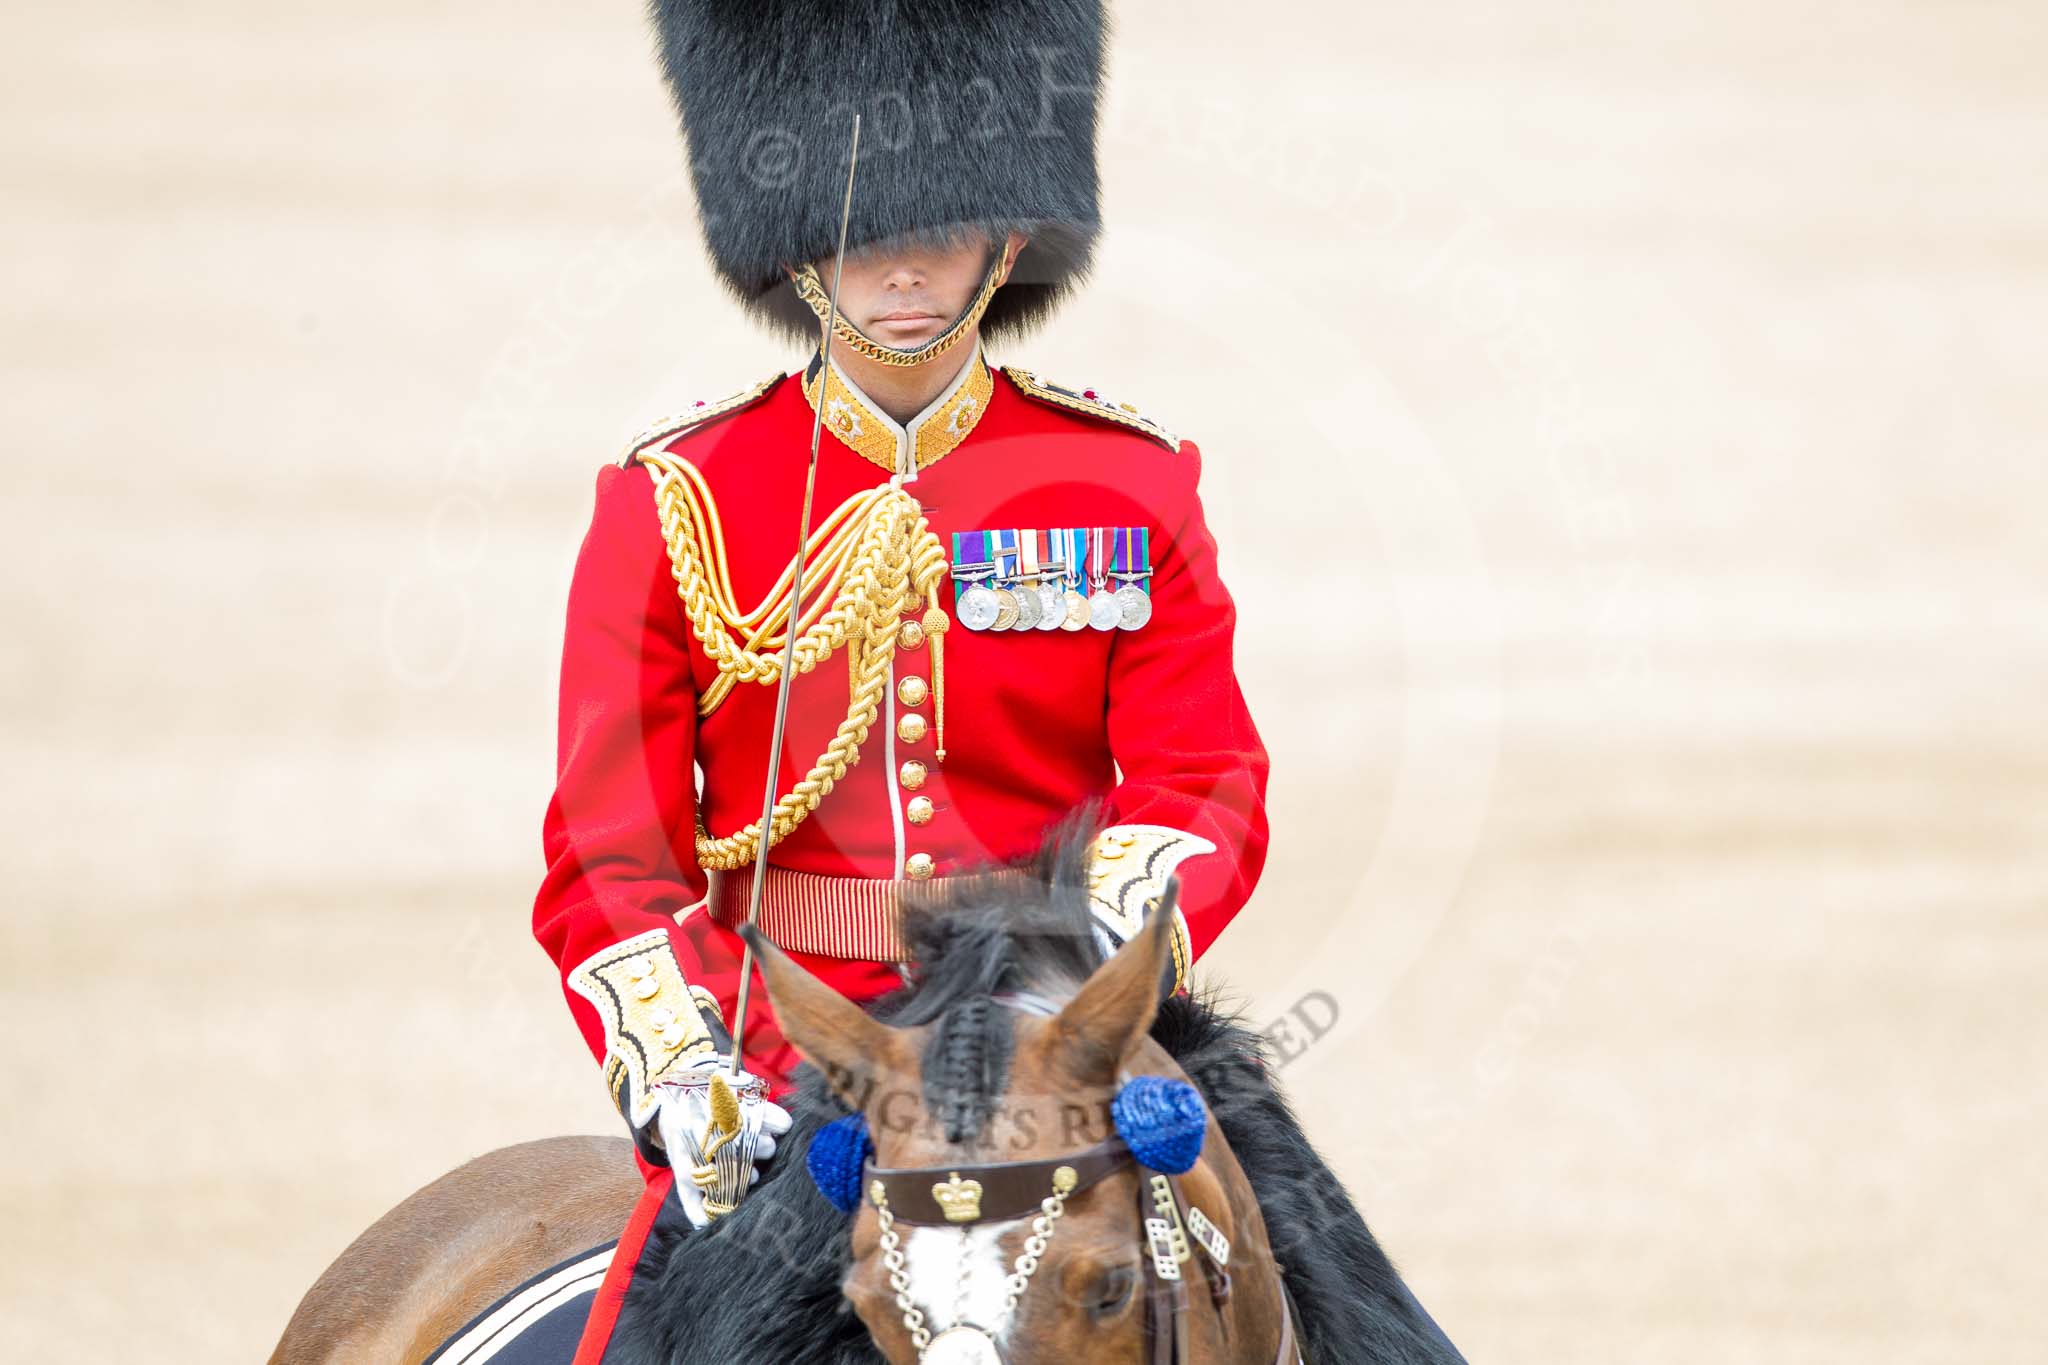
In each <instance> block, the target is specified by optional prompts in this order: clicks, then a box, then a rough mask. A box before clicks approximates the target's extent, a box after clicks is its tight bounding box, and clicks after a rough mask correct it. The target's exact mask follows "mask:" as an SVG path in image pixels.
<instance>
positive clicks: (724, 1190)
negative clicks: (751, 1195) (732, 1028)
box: [654, 1055, 789, 1227]
mask: <svg viewBox="0 0 2048 1365" xmlns="http://www.w3.org/2000/svg"><path fill="white" fill-rule="evenodd" d="M729 1065H730V1064H729V1063H728V1062H727V1060H726V1059H725V1058H723V1057H719V1056H715V1055H714V1056H709V1057H705V1058H703V1059H701V1060H700V1061H698V1062H697V1063H696V1064H695V1065H694V1066H692V1067H691V1068H690V1069H689V1070H687V1071H685V1072H683V1073H682V1074H680V1075H673V1076H672V1077H671V1078H670V1079H668V1080H665V1081H663V1082H662V1083H661V1084H660V1085H658V1086H656V1087H655V1091H654V1094H655V1100H656V1102H657V1103H658V1104H659V1105H660V1108H659V1109H658V1110H656V1112H655V1116H654V1124H655V1131H656V1132H658V1133H659V1134H660V1135H661V1146H662V1150H663V1151H665V1152H667V1153H668V1159H669V1165H670V1166H671V1167H672V1168H673V1169H674V1171H675V1173H676V1199H677V1201H678V1202H679V1203H681V1204H682V1206H683V1212H684V1213H685V1214H687V1215H688V1216H689V1219H690V1222H691V1223H692V1224H694V1225H695V1226H697V1227H703V1226H704V1225H705V1224H706V1223H709V1222H710V1221H711V1220H712V1219H714V1218H719V1217H723V1216H724V1215H725V1214H728V1213H731V1212H732V1211H733V1209H734V1208H735V1207H736V1206H737V1205H738V1204H739V1202H740V1200H741V1199H743V1198H745V1197H746V1193H747V1190H748V1189H749V1188H751V1187H752V1186H753V1184H754V1182H755V1181H757V1180H759V1179H760V1178H761V1171H760V1167H761V1165H762V1163H764V1162H766V1161H767V1160H768V1159H769V1158H770V1157H772V1156H774V1155H775V1138H776V1136H777V1135H778V1134H781V1133H786V1132H788V1131H789V1113H788V1111H787V1110H785V1109H784V1108H783V1107H782V1106H781V1105H779V1104H776V1103H774V1102H773V1101H771V1100H770V1099H769V1098H768V1088H767V1087H766V1086H765V1085H763V1084H762V1083H761V1082H760V1081H759V1080H757V1079H756V1078H755V1077H753V1076H750V1075H748V1074H747V1073H746V1072H744V1071H742V1072H741V1073H739V1075H738V1076H737V1077H735V1076H733V1075H732V1074H731V1071H730V1070H729ZM714 1078H715V1081H716V1085H714ZM718 1089H728V1090H729V1093H730V1094H731V1095H732V1097H733V1098H734V1100H735V1101H736V1105H735V1109H736V1112H737V1117H738V1126H737V1130H736V1132H735V1133H734V1134H733V1135H731V1136H727V1135H725V1134H724V1133H722V1132H721V1131H720V1129H719V1127H718V1125H717V1124H716V1122H715V1115H714V1113H713V1108H714V1105H713V1095H714V1093H715V1091H716V1090H718ZM707 1153H708V1156H707Z"/></svg>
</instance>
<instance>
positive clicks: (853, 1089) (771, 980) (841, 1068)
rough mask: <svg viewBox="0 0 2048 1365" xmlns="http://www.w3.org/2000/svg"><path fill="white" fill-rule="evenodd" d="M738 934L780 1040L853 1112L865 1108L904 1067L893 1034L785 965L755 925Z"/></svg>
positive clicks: (783, 957)
mask: <svg viewBox="0 0 2048 1365" xmlns="http://www.w3.org/2000/svg"><path fill="white" fill-rule="evenodd" d="M740 934H741V935H742V936H743V937H744V938H745V939H746V940H747V942H748V943H749V944H750V945H752V947H753V949H754V961H755V962H756V963H758V964H759V965H760V968H761V979H762V981H763V982H765V983H766V984H767V987H768V998H769V999H770V1000H772V1001H773V1002H774V1003H775V1018H776V1022H777V1023H779V1024H781V1026H782V1033H783V1036H784V1037H785V1038H787V1039H789V1041H790V1043H791V1045H792V1046H794V1047H795V1048H796V1050H797V1051H798V1052H801V1053H802V1054H803V1055H804V1059H805V1060H806V1061H808V1062H810V1063H811V1065H813V1066H815V1067H817V1068H818V1070H819V1071H820V1072H822V1073H823V1074H824V1077H825V1081H826V1083H827V1084H828V1085H830V1086H831V1087H832V1090H833V1092H834V1093H835V1094H837V1095H838V1096H839V1098H840V1099H842V1100H844V1101H845V1102H846V1103H847V1104H848V1105H849V1106H850V1107H851V1108H853V1109H854V1110H855V1111H856V1112H859V1111H863V1110H865V1109H866V1108H867V1107H868V1106H869V1104H870V1103H872V1102H873V1101H874V1100H875V1097H876V1096H877V1095H878V1094H879V1093H880V1091H881V1087H882V1085H883V1083H884V1082H885V1081H887V1080H888V1078H889V1076H890V1075H891V1074H892V1073H894V1074H900V1073H901V1071H902V1069H903V1068H904V1066H905V1065H906V1059H905V1057H904V1055H903V1048H902V1044H901V1039H900V1037H899V1035H898V1033H897V1031H896V1030H895V1029H893V1028H890V1027H889V1026H888V1025H887V1024H884V1023H881V1022H879V1021H877V1020H875V1019H873V1018H871V1017H870V1016H869V1014H868V1012H867V1011H866V1010H864V1009H862V1008H861V1007H860V1006H859V1005H856V1004H854V1003H853V1002H852V1001H851V1000H848V999H847V998H846V997H845V996H843V995H841V994H840V993H839V992H838V991H835V990H833V989H832V988H831V987H830V986H828V985H826V984H825V983H824V982H822V981H820V980H818V978H817V977H815V976H812V975H811V974H810V973H809V972H808V971H806V970H804V969H803V968H802V967H800V966H798V965H797V964H796V963H794V962H792V961H790V958H789V955H788V954H787V953H785V952H783V951H782V949H780V948H778V947H776V946H775V945H774V944H773V943H771V942H769V941H768V936H767V935H766V934H764V933H762V932H761V930H760V929H759V928H758V927H757V926H755V925H751V924H750V925H747V926H745V927H743V928H742V929H741V930H740Z"/></svg>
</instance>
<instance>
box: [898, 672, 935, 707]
mask: <svg viewBox="0 0 2048 1365" xmlns="http://www.w3.org/2000/svg"><path fill="white" fill-rule="evenodd" d="M931 694H932V688H931V684H930V683H928V682H926V681H925V680H924V679H923V678H920V677H917V676H916V675H915V674H913V675H912V676H910V677H908V678H905V679H903V681H901V682H899V683H897V684H896V700H898V701H900V702H902V703H903V704H904V705H905V706H923V705H924V699H925V698H926V697H929V696H930V695H931Z"/></svg>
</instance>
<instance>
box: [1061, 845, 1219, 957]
mask: <svg viewBox="0 0 2048 1365" xmlns="http://www.w3.org/2000/svg"><path fill="white" fill-rule="evenodd" d="M1215 851H1216V845H1214V844H1212V843H1210V842H1209V841H1208V840H1207V839H1204V838H1203V837H1202V836H1200V835H1199V834H1189V833H1186V832H1185V831H1182V830H1177V829H1168V828H1167V827H1166V826H1164V825H1111V826H1110V827H1109V828H1108V829H1105V830H1104V831H1102V833H1101V834H1099V835H1097V836H1096V840H1095V851H1094V853H1093V855H1092V856H1091V857H1090V859H1089V863H1088V898H1089V900H1090V901H1091V902H1092V903H1093V907H1094V910H1095V919H1096V922H1097V923H1099V924H1100V925H1101V926H1102V927H1103V929H1104V931H1105V932H1107V933H1108V934H1109V936H1110V937H1111V938H1112V939H1114V940H1115V941H1116V942H1117V943H1118V944H1119V945H1121V944H1124V943H1128V942H1129V941H1130V940H1131V938H1132V937H1133V936H1135V935H1136V934H1137V932H1138V930H1139V929H1140V928H1142V927H1143V925H1144V923H1145V917H1146V915H1148V914H1150V913H1151V912H1152V911H1153V910H1155V909H1157V908H1158V907H1159V898H1160V897H1161V896H1163V895H1165V894H1166V887H1167V883H1169V882H1171V881H1172V880H1173V874H1174V870H1175V869H1176V868H1178V867H1179V866H1180V865H1181V864H1182V863H1184V862H1186V861H1187V860H1188V859H1189V858H1196V857H1200V856H1201V855H1202V854H1204V853H1214V852H1215ZM1173 919H1174V925H1173V986H1174V989H1175V990H1181V989H1184V988H1185V987H1186V986H1187V983H1188V971H1189V969H1190V968H1192V967H1193V966H1194V952H1193V948H1192V945H1191V944H1190V943H1189V941H1188V926H1187V920H1186V919H1185V918H1184V917H1183V916H1182V915H1181V913H1180V910H1179V909H1178V908H1176V909H1175V910H1174V912H1173Z"/></svg>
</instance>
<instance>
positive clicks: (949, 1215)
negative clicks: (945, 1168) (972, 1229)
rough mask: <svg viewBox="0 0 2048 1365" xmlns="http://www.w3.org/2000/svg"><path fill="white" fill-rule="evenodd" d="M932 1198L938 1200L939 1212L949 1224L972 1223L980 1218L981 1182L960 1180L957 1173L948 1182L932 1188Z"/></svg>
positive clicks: (942, 1181) (943, 1181)
mask: <svg viewBox="0 0 2048 1365" xmlns="http://www.w3.org/2000/svg"><path fill="white" fill-rule="evenodd" d="M932 1198H933V1199H936V1200H938V1202H939V1211H940V1212H941V1213H943V1214H945V1215H946V1221H947V1222H949V1223H972V1222H973V1221H974V1220H975V1219H977V1218H979V1217H981V1182H980V1181H979V1180H962V1179H961V1178H960V1172H958V1171H955V1172H953V1175H952V1178H951V1179H950V1180H941V1181H939V1182H938V1183H937V1184H935V1185H933V1186H932Z"/></svg>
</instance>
